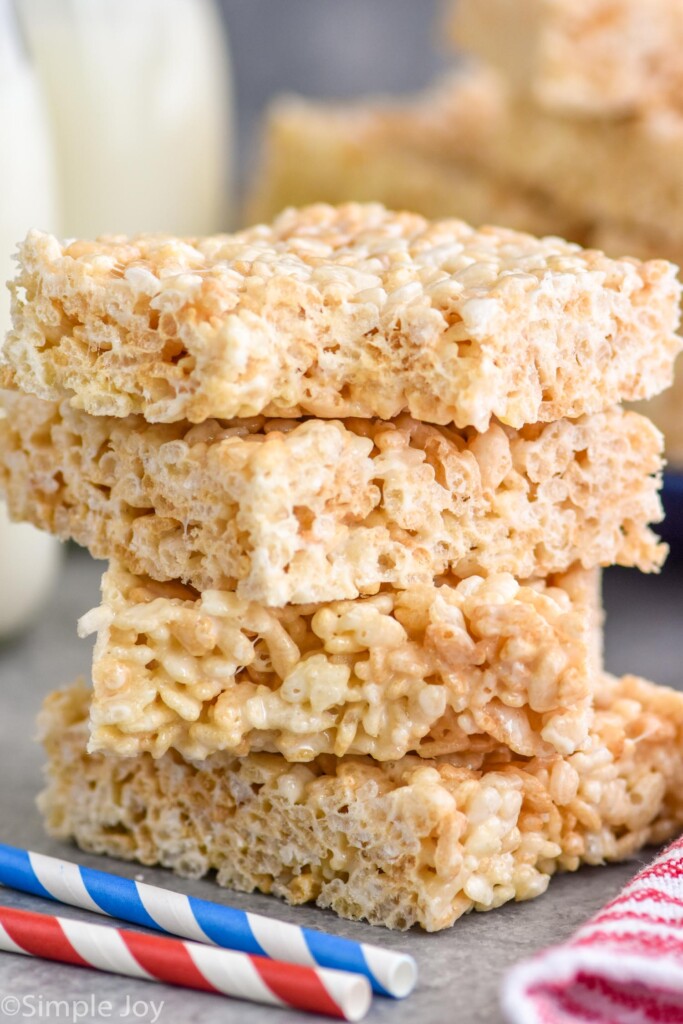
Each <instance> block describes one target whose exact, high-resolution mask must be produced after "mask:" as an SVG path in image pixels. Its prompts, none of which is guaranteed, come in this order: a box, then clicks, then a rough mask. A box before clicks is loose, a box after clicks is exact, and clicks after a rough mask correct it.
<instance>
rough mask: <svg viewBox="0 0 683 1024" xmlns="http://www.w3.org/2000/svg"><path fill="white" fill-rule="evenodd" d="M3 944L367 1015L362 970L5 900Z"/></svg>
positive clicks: (0, 915)
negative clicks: (309, 963) (288, 959)
mask: <svg viewBox="0 0 683 1024" xmlns="http://www.w3.org/2000/svg"><path fill="white" fill-rule="evenodd" d="M0 949H3V950H5V951H6V952H9V953H22V954H23V955H24V956H35V957H40V958H41V959H43V960H58V961H59V962H60V963H65V964H77V965H78V966H80V967H94V968H95V969H96V970H99V971H108V972H110V973H112V974H124V975H127V976H128V977H130V978H141V979H143V980H145V981H161V982H165V983H166V984H168V985H180V986H182V987H183V988H195V989H199V990H201V991H202V992H215V993H217V994H219V995H225V996H233V997H235V998H236V999H249V1000H250V1001H251V1002H253V1003H265V1004H267V1005H270V1006H289V1007H293V1008H294V1009H297V1010H307V1011H309V1012H310V1013H324V1014H325V1015H326V1016H328V1017H339V1018H341V1019H342V1020H351V1021H356V1020H361V1018H362V1017H364V1016H365V1014H366V1013H367V1012H368V1009H369V1007H370V1001H371V998H372V994H371V989H370V985H369V983H368V980H367V978H363V977H361V976H360V975H359V974H348V973H346V972H343V971H330V970H326V969H325V968H319V967H301V966H299V965H298V964H285V963H282V962H281V961H278V960H268V959H267V958H266V957H262V956H250V955H249V954H248V953H237V952H235V951H234V950H231V949H230V950H228V949H215V948H213V949H212V948H211V947H210V946H203V945H201V944H200V943H198V942H184V941H183V940H182V939H167V938H162V937H161V936H159V935H145V934H144V933H143V932H132V931H127V930H124V929H123V928H113V927H110V926H108V925H103V924H87V923H84V922H83V921H72V920H70V919H69V918H66V917H55V916H53V915H52V914H34V913H32V912H30V911H27V910H15V909H14V908H10V907H0Z"/></svg>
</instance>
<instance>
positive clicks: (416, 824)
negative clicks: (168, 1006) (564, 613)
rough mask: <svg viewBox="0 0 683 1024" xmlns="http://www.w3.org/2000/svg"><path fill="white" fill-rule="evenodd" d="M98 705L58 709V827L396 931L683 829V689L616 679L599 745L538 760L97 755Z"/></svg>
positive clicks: (59, 705)
mask: <svg viewBox="0 0 683 1024" xmlns="http://www.w3.org/2000/svg"><path fill="white" fill-rule="evenodd" d="M88 701H89V693H88V690H87V689H86V688H85V687H84V686H83V685H81V686H75V687H71V688H69V689H66V690H63V691H59V692H56V693H54V694H52V695H51V696H50V697H48V699H47V701H46V703H45V705H44V708H43V711H42V713H41V719H40V722H41V733H42V739H43V742H44V744H45V747H46V750H47V753H48V766H47V789H46V790H45V791H44V793H43V794H42V795H41V797H40V807H41V810H42V812H43V815H44V817H45V822H46V826H47V829H48V831H49V832H50V834H51V835H53V836H55V837H58V838H61V839H74V840H75V841H76V842H77V843H78V844H79V845H80V846H81V847H82V848H83V849H85V850H88V851H91V852H95V853H101V854H108V855H111V856H116V857H121V858H124V859H128V860H138V861H140V862H141V863H142V864H147V865H152V864H161V865H163V866H165V867H169V868H172V869H173V870H175V871H176V872H178V873H179V874H181V875H185V876H188V877H193V878H199V877H201V876H203V875H205V874H206V873H207V872H209V871H216V872H217V875H216V880H217V882H218V883H219V885H225V886H230V887H232V888H235V889H239V890H241V891H244V892H251V891H254V890H255V889H259V890H261V891H263V892H269V893H273V894H275V895H277V896H280V897H283V898H285V899H286V900H288V901H289V902H290V903H294V904H296V903H304V902H313V901H315V902H316V903H317V904H318V905H319V906H322V907H330V908H332V909H333V910H335V911H336V912H337V913H338V914H340V915H341V916H343V917H348V918H355V919H365V920H368V921H370V922H371V923H372V924H382V925H385V926H387V927H390V928H409V927H410V926H412V925H414V924H419V925H421V926H422V927H423V928H426V929H427V930H429V931H436V930H439V929H441V928H445V927H448V926H449V925H451V924H452V923H453V922H454V921H455V920H456V919H457V918H458V917H460V916H461V915H462V914H463V913H466V912H468V911H469V910H472V909H476V910H489V909H492V908H494V907H497V906H500V905H501V904H502V903H504V902H506V901H507V900H510V899H516V900H521V899H530V898H532V897H534V896H537V895H539V894H540V893H542V892H543V891H544V890H545V889H546V887H547V884H548V881H549V879H550V877H551V875H552V874H553V873H554V872H555V871H557V870H571V871H573V870H575V869H576V868H577V867H578V866H579V865H580V864H582V863H589V864H600V863H603V862H605V861H611V860H619V859H623V858H626V857H628V856H629V855H630V854H632V853H633V852H634V851H636V850H637V849H639V848H641V847H642V846H643V845H645V844H647V843H660V842H662V841H663V840H664V839H666V838H668V837H669V836H671V835H672V834H673V833H674V832H675V831H676V830H677V829H678V828H680V826H681V822H683V803H682V798H681V793H682V792H683V789H682V787H681V782H682V781H683V758H682V757H681V741H682V730H683V697H682V696H681V695H680V694H678V693H676V692H674V691H672V690H668V689H666V688H663V687H656V686H654V684H651V683H646V682H644V681H643V680H638V679H635V678H633V677H625V678H624V679H622V680H611V679H609V678H606V679H605V680H604V683H603V686H602V689H601V696H600V698H599V699H598V705H599V711H598V714H597V716H596V723H595V727H594V731H593V733H592V736H591V741H590V744H589V745H588V747H587V749H586V750H585V751H583V752H580V753H577V754H574V755H572V756H571V757H568V758H560V757H557V758H554V759H550V760H542V759H532V760H530V761H514V760H510V759H509V757H508V758H507V759H506V758H505V757H504V756H503V755H501V754H497V755H494V756H492V757H490V758H486V757H481V758H479V759H477V758H476V757H471V758H470V759H469V761H468V760H466V759H460V760H457V759H450V760H446V759H441V760H435V761H429V762H425V761H420V759H418V758H413V757H409V758H404V759H403V760H401V761H398V762H394V763H390V764H386V765H378V764H377V763H376V762H373V761H372V760H371V759H369V758H365V759H363V758H343V759H341V760H337V759H334V758H320V759H318V760H317V761H316V762H314V763H312V764H309V765H301V764H297V765H292V764H288V763H287V762H285V761H284V759H283V758H281V757H279V756H277V755H268V754H252V755H250V756H248V757H245V758H234V757H229V756H227V755H215V756H214V757H213V758H211V759H209V760H207V761H202V762H195V763H189V762H185V761H183V760H182V759H181V758H180V757H179V756H178V755H172V754H167V755H165V756H164V757H163V758H161V759H160V760H157V761H155V760H153V759H152V758H151V757H149V756H148V755H144V756H142V757H139V758H135V759H119V758H115V757H105V756H101V755H87V754H86V753H85V748H86V742H87V714H88Z"/></svg>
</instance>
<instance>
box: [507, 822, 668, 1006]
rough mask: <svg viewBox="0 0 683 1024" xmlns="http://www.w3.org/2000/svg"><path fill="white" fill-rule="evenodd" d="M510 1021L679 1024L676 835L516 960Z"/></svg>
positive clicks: (509, 979) (509, 991) (510, 977)
mask: <svg viewBox="0 0 683 1024" xmlns="http://www.w3.org/2000/svg"><path fill="white" fill-rule="evenodd" d="M502 1006H503V1012H504V1014H505V1016H506V1018H507V1020H508V1021H510V1022H511V1024H655V1022H656V1024H683V838H681V839H679V840H678V841H677V842H675V843H673V845H671V846H670V847H668V849H667V850H665V851H664V853H662V854H661V855H660V856H659V857H657V859H656V860H655V861H654V863H652V864H650V865H649V867H647V868H645V870H644V871H641V872H640V874H639V875H636V877H635V878H634V879H633V881H631V882H630V883H629V884H628V885H627V886H626V888H625V889H624V890H623V891H622V892H621V893H620V894H619V896H617V898H616V899H614V900H612V902H611V903H608V904H607V906H606V907H604V908H603V909H602V910H601V911H600V912H599V913H598V914H597V915H596V916H595V917H594V918H592V920H591V921H589V923H588V924H586V925H584V926H583V927H582V928H580V929H579V931H578V932H576V934H575V935H574V936H573V937H572V938H571V939H570V940H569V942H567V943H565V944H564V945H562V946H554V947H552V948H551V949H547V950H545V951H544V952H542V953H540V954H538V955H537V956H535V957H533V958H532V959H531V960H527V961H524V962H523V963H520V964H517V965H516V966H515V967H513V968H512V970H511V971H510V972H509V973H508V975H507V977H506V978H505V980H504V982H503V989H502Z"/></svg>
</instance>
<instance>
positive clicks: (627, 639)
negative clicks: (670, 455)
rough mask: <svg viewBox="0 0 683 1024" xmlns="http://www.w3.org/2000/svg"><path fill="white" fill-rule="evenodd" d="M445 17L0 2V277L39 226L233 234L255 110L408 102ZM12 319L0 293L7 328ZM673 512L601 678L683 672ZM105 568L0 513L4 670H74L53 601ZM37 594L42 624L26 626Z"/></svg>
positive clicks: (613, 573) (635, 584) (303, 1)
mask: <svg viewBox="0 0 683 1024" xmlns="http://www.w3.org/2000/svg"><path fill="white" fill-rule="evenodd" d="M443 8H444V5H443V3H441V2H437V0H422V2H421V3H416V2H415V0H372V2H371V3H368V2H367V0H344V3H339V2H338V0H286V2H283V0H215V2H214V0H116V3H111V2H107V0H80V2H79V0H14V2H12V0H0V275H1V276H2V278H3V279H7V278H8V277H9V276H11V273H12V263H11V259H10V255H11V252H12V250H13V249H14V247H15V244H16V242H17V241H18V240H19V239H20V238H21V237H22V236H23V235H24V234H25V232H26V231H27V230H28V229H29V228H30V227H32V226H37V227H41V228H45V229H48V230H52V231H54V232H55V233H57V234H59V235H62V236H67V237H69V236H74V235H83V236H88V235H90V236H92V235H95V234H98V233H102V232H124V233H125V232H135V231H148V230H165V231H169V232H172V233H179V234H188V233H198V234H203V233H210V232H214V231H220V230H225V229H228V228H230V227H232V226H234V225H236V224H238V223H239V222H240V217H241V210H242V209H243V202H244V197H245V195H247V194H249V193H250V192H251V191H253V187H254V182H255V180H256V179H257V178H258V176H259V174H262V173H263V167H262V166H261V164H260V161H261V154H262V152H263V149H262V131H261V125H262V117H263V114H264V111H265V109H266V107H267V105H268V104H269V102H270V101H271V100H272V99H273V97H274V96H276V95H277V94H280V93H283V92H288V93H298V94H300V95H302V96H305V97H311V98H315V99H316V100H317V99H320V98H323V97H327V98H331V99H339V100H348V99H352V98H355V97H360V96H363V95H364V94H368V93H371V94H377V93H380V94H386V95H388V96H395V97H398V96H410V95H411V94H412V93H414V92H415V91H417V90H421V89H423V88H425V87H426V86H428V85H429V83H430V82H432V81H433V80H434V79H435V77H436V76H438V75H439V74H441V73H442V72H443V71H444V70H446V69H448V68H449V67H451V66H453V65H454V64H456V63H457V62H458V59H459V58H458V55H457V54H456V52H455V51H454V48H453V46H452V44H449V43H448V42H447V41H446V39H445V31H444V28H443ZM358 159H359V160H360V172H361V175H362V172H363V154H362V152H361V153H360V156H359V157H358ZM453 202H454V205H455V206H456V207H457V201H456V200H455V199H454V200H453ZM448 212H458V211H457V209H455V210H449V211H448ZM463 213H464V214H465V215H467V211H463ZM8 318H9V305H8V298H7V297H6V296H4V295H3V297H2V299H0V331H2V332H3V333H4V331H5V330H6V329H7V325H8ZM672 479H673V478H672ZM676 515H677V513H674V514H673V515H672V517H671V518H670V520H669V523H668V525H667V527H666V529H667V533H668V534H669V535H670V538H671V540H672V543H673V545H674V556H673V557H672V559H671V560H670V563H669V565H668V566H667V568H666V570H665V572H664V574H663V576H662V577H660V578H657V577H645V576H641V575H639V574H638V573H635V572H630V571H629V572H627V571H624V570H619V569H616V570H609V571H608V573H607V581H606V604H607V610H608V627H607V665H608V668H610V669H611V670H612V671H614V672H618V673H621V672H624V671H632V672H637V673H639V674H643V675H647V676H650V677H652V678H655V679H657V680H658V681H660V682H663V683H668V684H671V685H678V684H679V681H681V680H682V678H683V677H681V673H680V665H681V662H682V661H683V640H682V639H681V636H682V635H683V634H682V631H681V630H680V617H681V612H682V611H683V604H682V603H681V579H683V576H682V575H681V564H680V559H679V555H678V550H679V548H680V549H683V545H681V544H680V536H679V534H678V530H677V527H678V526H679V525H680V524H679V522H678V521H676ZM100 572H101V566H98V565H95V564H94V563H91V561H90V560H89V558H88V556H87V555H86V554H85V553H83V552H76V551H75V549H74V550H72V551H70V553H69V558H68V560H67V562H66V564H64V563H60V561H59V554H58V548H57V545H56V544H55V542H53V541H52V539H51V538H49V537H43V536H39V535H38V534H37V533H35V531H33V530H32V529H31V528H30V527H28V526H15V525H10V524H9V523H8V522H7V521H6V520H5V519H4V518H3V517H2V512H1V509H0V633H3V634H4V635H5V636H6V637H10V636H13V635H14V634H16V632H17V630H18V629H19V627H24V628H27V627H30V626H31V625H33V626H34V631H33V632H28V633H27V632H23V633H21V634H20V635H19V637H18V639H14V640H13V642H11V643H9V644H7V645H6V647H5V649H4V651H2V652H0V676H1V675H4V676H5V678H10V677H11V676H14V677H16V678H17V679H20V678H23V677H24V675H25V672H26V666H27V665H29V664H30V665H31V666H32V669H31V671H32V672H33V674H34V675H35V676H38V677H41V679H43V680H44V688H45V689H47V688H49V687H51V686H53V685H54V684H56V683H58V682H61V681H62V680H66V679H68V678H69V676H70V674H71V673H72V672H73V671H74V670H77V669H83V670H84V668H85V666H86V665H87V660H88V657H89V652H87V651H82V648H83V647H84V646H85V645H80V646H79V645H77V644H76V642H75V639H74V624H73V620H72V618H69V619H68V621H67V619H66V618H65V611H64V609H65V608H68V609H69V615H70V616H71V614H72V610H76V611H77V612H79V613H80V612H82V611H85V610H86V609H87V608H88V607H90V606H91V605H94V604H95V603H97V588H98V582H99V575H100ZM58 574H61V576H60V585H59V589H55V579H56V577H57V576H58ZM57 594H59V596H60V602H56V601H55V595H57ZM48 595H51V596H50V597H48ZM45 600H48V605H47V607H48V612H47V615H43V616H42V618H36V615H37V613H38V610H39V608H40V605H41V601H45ZM29 652H30V653H29ZM27 659H28V660H27ZM55 666H57V668H56V669H55ZM55 672H56V678H55Z"/></svg>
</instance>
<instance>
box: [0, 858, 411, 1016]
mask: <svg viewBox="0 0 683 1024" xmlns="http://www.w3.org/2000/svg"><path fill="white" fill-rule="evenodd" d="M0 884H2V885H4V886H6V887H7V888H10V889H19V890H20V891H21V892H27V893H31V894H32V895H34V896H43V897H45V898H47V899H50V900H56V901H57V902H58V903H66V904H69V905H70V906H72V907H81V908H82V909H83V910H93V911H95V912H96V913H98V914H106V915H107V916H108V917H115V918H118V919H119V920H121V921H129V922H130V923H131V924H137V925H142V926H144V927H146V928H153V929H155V930H156V931H161V932H165V933H167V934H169V935H180V936H182V937H183V938H186V939H194V941H195V942H204V943H208V944H209V945H213V946H222V947H223V948H225V949H236V950H240V951H241V952H243V953H255V954H257V955H259V956H267V957H270V958H271V959H273V960H284V961H286V962H288V963H293V964H302V965H303V966H304V967H330V968H333V969H336V970H340V971H351V972H353V973H354V974H362V975H364V976H365V977H366V978H367V979H368V980H369V982H370V984H371V985H372V988H373V989H374V991H375V992H377V993H379V994H380V995H384V996H393V997H394V998H396V999H402V998H403V997H404V996H407V995H409V993H410V992H412V990H413V988H414V987H415V983H416V981H417V965H416V964H415V961H414V960H413V958H412V957H411V956H408V954H407V953H397V952H393V951H391V950H387V949H381V948H380V947H379V946H371V945H368V944H367V943H365V942H354V941H353V940H352V939H344V938H341V937H340V936H337V935H328V934H326V933H325V932H318V931H313V930H311V929H310V928H300V927H299V926H298V925H295V924H287V923H286V922H284V921H277V920H275V919H273V918H269V917H264V916H262V915H261V914H251V913H248V912H247V911H244V910H237V909H235V908H234V907H228V906H224V905H223V904H221V903H212V902H210V901H209V900H201V899H197V898H196V897H194V896H184V895H183V894H182V893H177V892H172V891H171V890H169V889H162V888H160V887H159V886H156V885H147V883H145V882H134V881H132V880H131V879H129V878H122V877H121V876H120V875H114V874H111V873H110V872H108V871H96V870H94V869H92V868H86V867H81V866H79V865H78V864H73V863H72V862H71V861H66V860H60V859H58V858H57V857H47V856H45V855H44V854H41V853H33V852H31V851H29V850H22V849H20V848H18V847H16V846H8V845H6V844H4V843H0Z"/></svg>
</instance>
